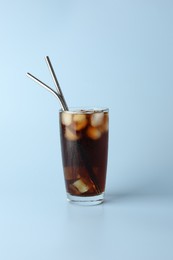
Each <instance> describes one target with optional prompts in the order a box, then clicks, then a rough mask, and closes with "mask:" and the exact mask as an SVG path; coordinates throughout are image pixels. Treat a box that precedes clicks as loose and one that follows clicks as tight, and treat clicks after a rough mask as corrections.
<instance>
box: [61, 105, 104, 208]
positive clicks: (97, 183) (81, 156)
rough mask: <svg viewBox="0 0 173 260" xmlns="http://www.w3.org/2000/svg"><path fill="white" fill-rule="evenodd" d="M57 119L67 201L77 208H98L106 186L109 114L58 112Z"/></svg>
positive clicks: (102, 110)
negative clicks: (92, 206) (93, 206)
mask: <svg viewBox="0 0 173 260" xmlns="http://www.w3.org/2000/svg"><path fill="white" fill-rule="evenodd" d="M59 119H60V135H61V150H62V162H63V169H64V178H65V185H66V191H67V199H68V200H69V201H70V202H73V203H76V204H79V205H96V204H100V203H102V202H103V200H104V192H105V183H106V170H107V157H108V128H109V125H108V124H109V110H108V109H107V108H106V109H100V108H94V109H86V108H80V109H69V111H62V110H60V112H59Z"/></svg>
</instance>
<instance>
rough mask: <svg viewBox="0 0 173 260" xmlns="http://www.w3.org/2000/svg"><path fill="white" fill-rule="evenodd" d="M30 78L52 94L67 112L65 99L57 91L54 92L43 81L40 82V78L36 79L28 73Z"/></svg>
mask: <svg viewBox="0 0 173 260" xmlns="http://www.w3.org/2000/svg"><path fill="white" fill-rule="evenodd" d="M26 75H27V76H28V77H29V78H31V79H33V80H34V81H35V82H37V83H38V84H39V85H40V86H42V87H43V88H45V89H47V90H48V91H49V92H51V93H52V94H53V95H54V96H55V97H56V98H57V99H58V100H59V102H60V104H61V107H62V110H67V106H66V104H65V103H64V99H63V97H62V96H61V95H60V94H59V93H57V92H56V91H54V90H53V89H52V88H51V87H49V86H48V85H46V84H45V83H44V82H42V81H41V80H39V79H38V78H36V77H35V76H33V75H32V74H31V73H27V74H26Z"/></svg>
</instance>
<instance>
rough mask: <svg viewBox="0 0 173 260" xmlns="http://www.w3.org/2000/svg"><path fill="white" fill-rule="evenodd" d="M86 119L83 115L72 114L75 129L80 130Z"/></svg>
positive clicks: (85, 123) (83, 126)
mask: <svg viewBox="0 0 173 260" xmlns="http://www.w3.org/2000/svg"><path fill="white" fill-rule="evenodd" d="M87 123H88V121H87V119H86V116H85V115H82V114H81V115H80V114H78V115H74V116H73V127H74V129H75V130H76V131H80V130H82V129H83V128H85V127H86V125H87Z"/></svg>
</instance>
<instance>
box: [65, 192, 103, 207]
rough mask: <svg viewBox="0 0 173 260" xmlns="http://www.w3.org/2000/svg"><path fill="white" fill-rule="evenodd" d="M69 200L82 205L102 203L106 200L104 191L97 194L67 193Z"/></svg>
mask: <svg viewBox="0 0 173 260" xmlns="http://www.w3.org/2000/svg"><path fill="white" fill-rule="evenodd" d="M67 200H68V201H69V202H71V203H73V204H76V205H81V206H94V205H98V204H101V203H102V202H103V200H104V192H103V193H101V194H99V195H96V196H88V197H84V196H74V195H71V194H69V193H67Z"/></svg>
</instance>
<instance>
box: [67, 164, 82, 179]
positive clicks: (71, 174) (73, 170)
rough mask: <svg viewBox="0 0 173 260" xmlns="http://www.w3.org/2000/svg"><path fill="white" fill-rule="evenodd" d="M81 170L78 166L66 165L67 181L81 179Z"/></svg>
mask: <svg viewBox="0 0 173 260" xmlns="http://www.w3.org/2000/svg"><path fill="white" fill-rule="evenodd" d="M79 172H80V170H79V168H78V167H70V166H66V167H64V175H65V179H66V180H67V181H70V180H73V179H79V178H80V175H79Z"/></svg>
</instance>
